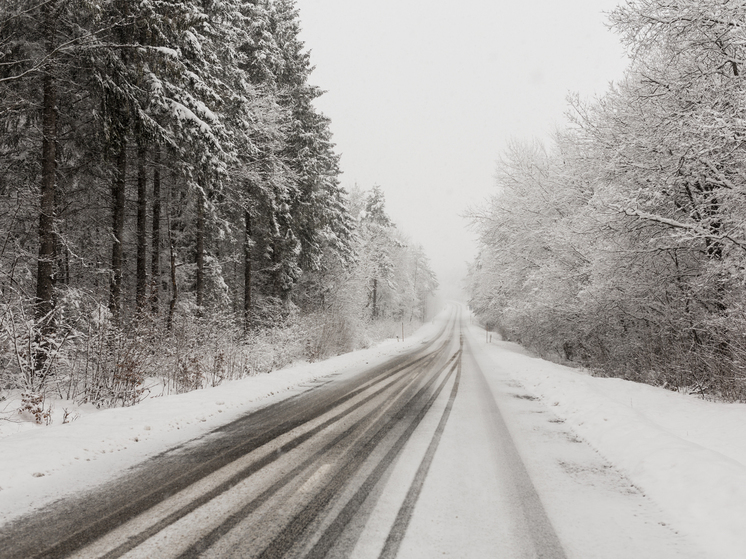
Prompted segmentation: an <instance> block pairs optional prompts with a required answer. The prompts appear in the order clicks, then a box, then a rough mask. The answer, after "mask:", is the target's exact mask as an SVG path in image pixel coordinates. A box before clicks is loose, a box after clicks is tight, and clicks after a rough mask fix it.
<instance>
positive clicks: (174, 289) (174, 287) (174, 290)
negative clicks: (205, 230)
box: [166, 180, 179, 330]
mask: <svg viewBox="0 0 746 559" xmlns="http://www.w3.org/2000/svg"><path fill="white" fill-rule="evenodd" d="M172 188H173V180H171V184H170V185H169V189H168V202H167V204H166V206H167V207H166V227H167V228H168V255H169V262H170V265H171V300H170V301H169V303H168V320H167V321H166V327H167V328H168V329H169V330H171V327H172V326H173V321H174V310H175V309H176V299H177V298H178V297H179V287H178V284H177V283H176V253H175V251H174V236H173V233H172V230H171V190H172Z"/></svg>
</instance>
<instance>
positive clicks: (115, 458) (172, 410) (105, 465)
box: [0, 317, 746, 559]
mask: <svg viewBox="0 0 746 559" xmlns="http://www.w3.org/2000/svg"><path fill="white" fill-rule="evenodd" d="M442 319H443V318H442V317H441V320H442ZM440 324H441V322H440V321H438V320H436V321H435V322H434V323H430V324H428V325H426V326H425V327H424V328H423V329H421V330H420V331H419V332H418V333H417V334H416V335H415V336H413V337H411V338H409V339H408V340H406V341H405V342H404V343H401V342H397V341H396V340H390V341H387V342H384V343H382V344H380V345H378V346H376V347H375V348H371V349H368V350H363V351H358V352H354V353H351V354H347V355H343V356H339V357H336V358H333V359H330V360H327V361H324V362H319V363H314V364H307V363H304V364H299V365H297V366H295V367H291V368H288V369H284V370H281V371H276V372H273V373H271V374H267V375H259V376H256V377H250V378H247V379H244V380H241V381H234V382H226V383H224V384H223V385H221V386H219V387H216V388H211V389H205V390H200V391H196V392H191V393H188V394H182V395H177V396H166V397H160V398H153V399H150V400H147V401H145V402H143V403H142V404H139V405H137V406H135V407H130V408H119V409H109V410H93V409H87V408H79V409H78V408H76V409H72V408H69V409H70V410H71V412H72V414H73V415H74V414H79V417H78V418H77V419H75V420H74V421H72V422H70V423H66V424H62V423H61V421H60V420H59V414H60V413H61V410H62V408H63V407H65V405H66V404H64V403H60V402H58V403H56V404H55V406H56V409H57V414H58V416H57V421H55V423H54V424H52V425H51V426H48V427H47V426H34V425H33V424H31V423H30V422H28V423H24V424H17V423H10V422H2V421H0V437H1V438H0V487H2V489H0V523H2V522H7V521H8V520H10V519H12V518H15V517H17V516H19V515H21V514H23V513H26V512H29V511H31V510H33V509H39V508H42V507H43V506H44V504H45V503H48V502H50V501H51V500H54V499H56V498H58V497H60V496H63V495H65V494H69V493H72V492H75V491H79V490H81V489H83V488H90V487H91V486H93V485H95V484H97V483H101V482H104V481H106V480H107V479H110V478H112V477H113V476H116V475H117V474H118V473H119V472H121V471H122V470H123V469H125V468H127V467H130V466H133V465H135V464H137V463H139V462H141V461H142V460H144V459H146V458H147V457H149V456H153V455H155V454H158V453H160V452H163V451H164V450H165V449H167V448H170V447H173V446H176V445H179V444H182V443H184V442H186V441H188V440H190V439H193V438H195V437H198V436H200V435H203V434H205V433H207V432H208V431H210V430H212V429H214V428H216V427H217V426H219V425H221V424H224V423H226V422H228V421H230V420H233V419H235V418H237V417H239V416H240V415H242V414H245V413H246V412H248V411H251V410H253V409H257V408H259V407H261V406H264V405H267V404H270V403H272V402H274V401H277V400H279V399H281V398H285V397H287V396H288V395H290V394H294V393H296V392H297V391H298V390H302V389H304V387H308V385H309V383H312V382H314V381H317V380H319V379H322V378H324V377H327V376H330V375H336V374H352V373H354V372H355V371H358V370H360V369H361V368H363V367H368V366H370V365H374V364H375V363H379V362H382V361H383V360H385V359H387V358H388V357H390V356H392V355H395V354H397V353H400V352H403V351H405V350H408V349H410V348H412V347H413V346H416V345H418V344H421V343H422V341H423V340H425V339H427V338H428V337H430V336H432V335H434V333H435V332H436V331H437V330H438V328H439V326H440ZM469 327H470V328H471V329H472V333H473V334H474V336H475V340H476V343H477V344H478V345H479V346H480V347H481V349H483V351H481V352H480V353H481V354H482V355H483V356H484V357H486V361H487V363H485V362H482V367H483V371H484V373H485V375H487V376H489V374H490V371H491V370H493V371H494V370H497V369H499V370H500V371H502V372H503V373H507V374H509V375H510V376H511V377H512V378H513V379H514V380H515V381H517V382H520V383H521V384H522V385H523V386H524V387H525V388H526V390H528V391H529V392H531V393H533V394H534V395H536V396H538V397H539V398H540V399H541V400H542V401H543V402H545V403H546V404H547V405H548V406H550V407H551V409H552V411H553V412H554V413H555V415H557V416H558V417H560V418H562V419H564V420H565V425H566V426H568V427H570V428H571V429H572V430H573V431H575V433H576V434H577V435H578V436H580V437H581V438H583V439H584V440H585V441H587V442H588V443H589V444H590V445H591V446H592V447H594V448H595V449H596V450H597V451H598V452H599V453H600V454H601V455H603V456H604V457H605V458H606V459H607V460H608V461H609V462H611V463H612V464H614V465H616V466H617V467H618V468H619V470H621V471H622V472H623V473H624V474H625V475H626V476H627V477H628V478H629V480H630V481H631V482H632V483H634V484H635V485H636V486H637V487H638V488H640V489H641V490H642V491H644V492H645V494H646V495H648V496H649V497H650V498H651V499H652V500H653V501H655V502H656V503H657V504H658V505H659V506H660V507H661V508H662V509H663V510H664V511H665V512H667V513H668V515H669V517H670V518H671V519H672V520H673V522H674V523H675V526H674V528H675V529H676V530H678V531H680V532H682V533H683V534H686V535H687V536H688V537H690V538H691V539H692V540H693V541H695V542H696V543H698V544H699V545H700V546H701V547H702V548H703V549H706V550H707V551H708V552H709V553H710V554H711V557H712V558H723V559H725V558H739V557H740V558H743V557H746V551H744V550H746V530H745V529H744V528H745V527H746V405H743V404H724V403H715V402H707V401H703V400H701V399H699V398H696V397H693V396H688V395H683V394H677V393H673V392H669V391H666V390H662V389H658V388H654V387H651V386H647V385H642V384H637V383H632V382H627V381H623V380H619V379H605V378H594V377H591V376H589V375H587V374H583V372H582V371H578V370H576V369H571V368H568V367H563V366H561V365H557V364H553V363H549V362H547V361H543V360H541V359H537V358H534V357H532V356H530V355H528V354H527V352H525V351H524V350H523V349H521V348H520V347H519V346H516V345H514V344H510V343H506V342H500V341H493V342H492V343H490V344H487V343H485V341H484V333H483V331H481V330H480V329H479V328H478V327H476V326H469ZM3 404H5V402H4V403H3ZM0 411H1V407H0Z"/></svg>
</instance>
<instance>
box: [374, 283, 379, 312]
mask: <svg viewBox="0 0 746 559" xmlns="http://www.w3.org/2000/svg"><path fill="white" fill-rule="evenodd" d="M373 318H378V279H376V278H373Z"/></svg>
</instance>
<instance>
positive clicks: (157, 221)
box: [150, 144, 161, 314]
mask: <svg viewBox="0 0 746 559" xmlns="http://www.w3.org/2000/svg"><path fill="white" fill-rule="evenodd" d="M153 159H154V161H153V234H152V237H151V245H150V246H151V248H150V250H151V253H150V255H151V258H150V310H151V311H152V312H153V314H158V299H159V297H158V296H159V293H160V284H161V146H159V145H158V144H156V145H155V146H154V148H153Z"/></svg>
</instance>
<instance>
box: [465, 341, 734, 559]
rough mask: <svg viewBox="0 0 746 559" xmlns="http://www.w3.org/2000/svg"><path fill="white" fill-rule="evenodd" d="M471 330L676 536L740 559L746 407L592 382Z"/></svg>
mask: <svg viewBox="0 0 746 559" xmlns="http://www.w3.org/2000/svg"><path fill="white" fill-rule="evenodd" d="M471 329H472V333H473V334H474V335H475V336H476V339H477V340H480V342H479V345H480V346H482V348H484V350H485V351H484V353H485V354H486V355H487V356H488V357H489V358H490V360H491V361H492V366H493V367H496V368H500V369H501V370H502V371H503V372H506V373H508V374H509V375H510V376H511V377H512V378H513V379H514V380H516V381H518V382H520V383H521V384H522V385H523V386H524V387H525V388H526V389H527V390H528V391H529V392H531V393H533V394H534V395H535V396H538V397H539V398H540V399H541V400H542V401H543V402H544V403H545V404H547V405H548V406H550V407H551V409H552V411H553V412H554V414H555V415H557V416H558V417H560V418H562V419H564V420H565V425H567V426H568V427H570V428H572V430H573V431H575V433H576V434H577V435H578V436H579V437H581V438H582V439H584V440H585V441H586V442H588V443H589V444H590V445H591V446H592V447H594V448H595V449H596V450H597V451H598V452H599V453H600V454H601V455H602V456H604V457H605V458H606V459H607V460H608V461H609V462H611V463H612V464H614V465H615V466H616V467H617V468H618V469H619V470H621V471H622V472H623V473H624V474H625V475H626V476H627V477H628V478H629V479H630V481H632V482H633V483H634V484H635V485H636V486H637V487H639V488H640V489H641V490H642V491H643V492H644V493H645V494H646V495H647V496H648V497H650V498H651V499H652V500H653V501H654V502H656V503H657V504H658V506H660V507H661V508H662V509H663V510H664V511H666V512H667V513H668V515H669V517H670V518H671V520H672V522H673V523H674V526H673V527H674V528H675V529H676V530H678V531H680V532H681V533H683V534H686V535H687V536H689V538H691V540H692V541H693V542H695V543H698V544H699V546H700V547H701V548H702V549H704V550H706V551H707V552H708V554H709V555H708V556H710V557H712V558H717V559H726V558H727V559H738V558H740V559H743V558H744V557H746V405H745V404H728V403H719V402H709V401H705V400H702V399H700V398H698V397H695V396H691V395H686V394H679V393H675V392H671V391H668V390H664V389H661V388H656V387H653V386H649V385H645V384H639V383H635V382H629V381H624V380H621V379H613V378H596V377H591V376H589V375H587V374H584V373H583V372H582V371H578V370H577V369H572V368H569V367H564V366H562V365H557V364H555V363H550V362H547V361H544V360H542V359H538V358H534V357H532V356H530V355H529V354H528V353H527V352H526V351H525V350H524V349H523V348H521V347H520V346H518V345H516V344H512V343H508V342H502V341H496V340H495V339H494V338H493V340H492V342H491V343H489V344H487V343H486V341H485V335H484V330H482V329H480V328H478V327H476V326H471ZM484 372H485V374H489V372H488V370H485V371H484Z"/></svg>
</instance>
